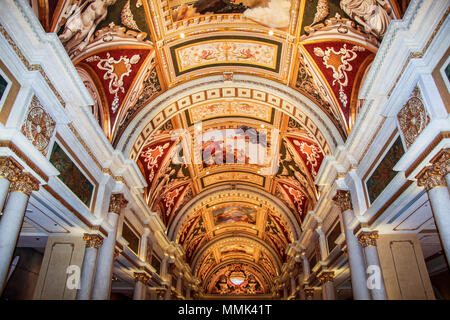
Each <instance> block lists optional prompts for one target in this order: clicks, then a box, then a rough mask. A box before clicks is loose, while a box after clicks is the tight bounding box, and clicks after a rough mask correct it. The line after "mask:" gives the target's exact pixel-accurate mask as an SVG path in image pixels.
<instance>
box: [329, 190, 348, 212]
mask: <svg viewBox="0 0 450 320" xmlns="http://www.w3.org/2000/svg"><path fill="white" fill-rule="evenodd" d="M333 201H334V202H335V203H336V205H337V206H339V208H340V209H341V211H342V212H344V211H346V210H353V206H352V199H351V195H350V191H348V190H338V191H337V192H336V195H335V196H334V197H333Z"/></svg>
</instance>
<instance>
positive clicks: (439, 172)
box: [417, 163, 447, 191]
mask: <svg viewBox="0 0 450 320" xmlns="http://www.w3.org/2000/svg"><path fill="white" fill-rule="evenodd" d="M443 169H444V168H443V166H442V165H440V163H436V164H433V165H431V166H428V167H426V168H425V169H424V170H422V172H421V173H419V175H418V176H417V185H418V186H419V187H425V189H426V190H427V191H429V190H431V189H434V188H437V187H446V186H447V181H446V180H445V175H446V170H443Z"/></svg>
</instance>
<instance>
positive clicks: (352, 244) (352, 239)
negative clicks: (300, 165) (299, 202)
mask: <svg viewBox="0 0 450 320" xmlns="http://www.w3.org/2000/svg"><path fill="white" fill-rule="evenodd" d="M333 201H334V202H335V203H336V204H337V205H338V206H339V208H340V209H341V214H342V218H343V221H344V232H345V241H346V243H347V252H348V260H349V265H350V276H351V280H352V290H353V298H354V299H355V300H370V292H369V289H368V288H367V284H366V270H365V269H366V268H365V266H366V263H365V261H364V253H363V250H362V248H361V245H360V244H359V241H358V239H357V238H356V236H355V235H354V234H353V230H352V229H351V228H350V223H351V221H352V220H353V206H352V203H351V198H350V192H349V191H345V190H338V191H337V193H336V196H335V197H334V198H333Z"/></svg>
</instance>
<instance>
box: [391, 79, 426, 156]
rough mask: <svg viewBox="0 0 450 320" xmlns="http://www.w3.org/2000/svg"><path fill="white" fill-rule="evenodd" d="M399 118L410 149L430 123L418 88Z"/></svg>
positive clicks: (404, 137)
mask: <svg viewBox="0 0 450 320" xmlns="http://www.w3.org/2000/svg"><path fill="white" fill-rule="evenodd" d="M397 118H398V123H399V126H400V130H401V131H402V134H403V139H404V141H405V143H406V147H407V148H409V147H410V146H411V145H412V144H413V143H414V141H416V139H417V137H418V136H419V135H420V133H421V132H422V131H423V130H425V127H426V126H427V125H428V123H429V122H430V117H429V116H428V114H427V111H426V109H425V106H424V104H423V101H422V95H421V93H420V90H419V88H418V87H416V88H415V89H414V91H413V92H412V94H411V97H410V98H409V99H408V101H406V103H405V105H404V106H403V107H402V109H401V110H400V112H399V113H398V114H397Z"/></svg>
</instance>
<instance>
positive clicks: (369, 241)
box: [358, 231, 387, 300]
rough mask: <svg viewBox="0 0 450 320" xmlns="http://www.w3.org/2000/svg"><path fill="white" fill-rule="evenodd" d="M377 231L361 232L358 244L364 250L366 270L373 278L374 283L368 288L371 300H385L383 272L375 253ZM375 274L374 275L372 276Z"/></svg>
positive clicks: (376, 252)
mask: <svg viewBox="0 0 450 320" xmlns="http://www.w3.org/2000/svg"><path fill="white" fill-rule="evenodd" d="M377 239H378V231H363V232H361V233H360V234H359V235H358V240H359V243H361V245H362V246H363V248H364V254H365V256H366V262H367V268H368V269H367V270H368V271H369V272H370V273H371V276H374V277H375V278H374V281H375V283H373V284H372V286H373V287H372V288H371V287H369V290H370V293H371V295H372V299H373V300H387V295H386V287H385V286H384V278H383V272H382V270H381V266H380V259H379V258H378V251H377ZM374 273H376V274H374Z"/></svg>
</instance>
